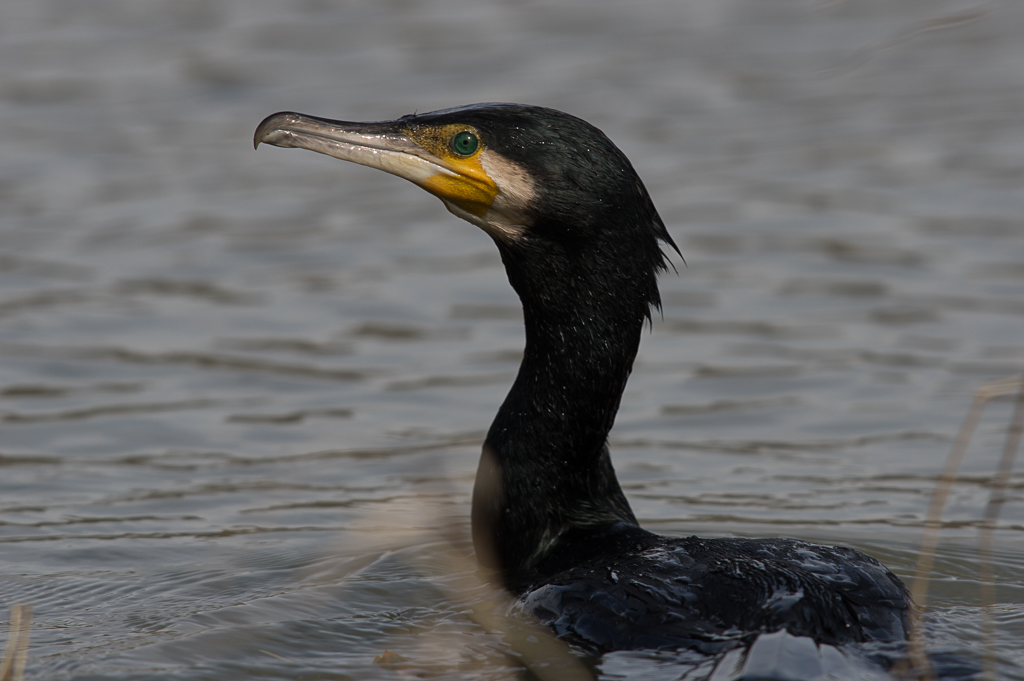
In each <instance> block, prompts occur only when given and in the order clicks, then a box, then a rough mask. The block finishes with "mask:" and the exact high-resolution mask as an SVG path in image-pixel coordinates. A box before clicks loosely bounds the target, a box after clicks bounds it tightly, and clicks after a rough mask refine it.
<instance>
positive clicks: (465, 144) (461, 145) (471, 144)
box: [448, 131, 480, 156]
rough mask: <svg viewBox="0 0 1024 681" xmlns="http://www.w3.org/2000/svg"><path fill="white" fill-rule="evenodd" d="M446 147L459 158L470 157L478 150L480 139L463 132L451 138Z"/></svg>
mask: <svg viewBox="0 0 1024 681" xmlns="http://www.w3.org/2000/svg"><path fill="white" fill-rule="evenodd" d="M448 145H449V146H450V147H451V148H452V151H454V152H455V153H456V154H458V155H459V156H472V155H473V154H475V153H476V150H477V149H479V148H480V139H479V138H478V137H477V136H476V135H474V134H473V133H471V132H468V131H464V132H460V133H459V134H457V135H455V136H454V137H452V140H451V142H449V143H448Z"/></svg>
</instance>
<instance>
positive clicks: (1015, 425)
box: [909, 377, 1024, 681]
mask: <svg viewBox="0 0 1024 681" xmlns="http://www.w3.org/2000/svg"><path fill="white" fill-rule="evenodd" d="M1014 393H1017V395H1018V398H1017V408H1016V409H1015V412H1014V418H1013V420H1012V421H1011V423H1010V428H1009V432H1008V434H1007V444H1006V448H1005V449H1004V452H1003V458H1002V459H1001V461H1000V467H999V473H997V476H996V481H995V482H994V483H993V485H994V488H993V492H992V497H991V498H990V499H989V504H988V507H987V509H986V521H985V524H984V525H983V526H982V535H981V537H979V553H984V550H983V548H982V546H981V544H982V542H983V540H984V541H987V542H988V547H989V548H988V556H989V562H988V566H989V569H990V570H991V527H990V526H989V525H988V523H989V520H988V518H989V514H990V513H992V514H994V515H992V520H991V526H992V527H994V524H995V517H996V515H998V508H999V506H1000V505H1001V504H1002V501H1003V499H1004V494H1003V493H1004V492H1005V488H1006V479H1007V478H1008V476H1009V474H1010V471H1011V470H1012V466H1013V457H1012V456H1011V455H1009V452H1010V451H1013V452H1016V449H1017V446H1018V444H1019V442H1020V434H1021V428H1022V423H1024V378H1018V377H1011V378H1004V379H1000V380H998V381H992V382H990V383H986V384H984V385H982V386H981V387H979V388H978V389H977V390H976V391H975V392H974V400H973V401H972V402H971V407H970V409H969V410H968V412H967V416H966V417H965V418H964V421H963V423H962V424H961V425H960V430H959V432H958V433H957V436H956V440H955V441H954V442H953V449H952V450H951V451H950V453H949V457H948V458H947V459H946V465H945V467H944V468H943V470H942V474H941V475H940V476H939V480H938V483H937V484H936V485H935V492H934V493H933V494H932V501H931V504H930V505H929V507H928V517H927V519H926V520H925V531H924V535H923V536H922V538H921V549H920V551H919V552H918V556H917V567H916V569H915V570H914V581H913V583H912V585H911V588H910V595H911V598H912V599H913V601H914V603H915V604H916V605H917V608H916V609H915V610H914V611H913V612H911V617H910V648H909V656H910V660H909V661H910V665H911V667H912V671H913V673H914V674H915V675H916V676H917V678H919V679H926V680H930V679H934V678H935V674H934V672H933V670H932V668H931V663H930V662H929V661H928V656H927V654H926V653H925V646H924V626H923V623H922V619H923V617H924V612H925V609H926V607H925V606H926V605H927V602H928V580H929V578H930V576H931V571H932V567H933V565H934V564H935V551H936V547H937V545H938V539H939V530H940V529H941V527H942V511H943V509H944V508H945V506H946V501H947V499H948V498H949V492H950V490H951V489H952V487H953V483H954V482H955V481H956V477H957V472H958V471H959V470H960V465H961V464H962V463H963V459H964V454H965V453H966V452H967V445H968V444H969V443H970V441H971V437H972V436H973V435H974V431H975V429H976V428H977V426H978V422H979V421H980V420H981V414H982V412H983V411H984V409H985V406H986V405H987V404H988V403H989V402H990V401H992V400H993V399H995V398H997V397H1003V396H1006V395H1012V394H1014ZM1011 442H1012V443H1013V444H1012V447H1011ZM1004 469H1005V473H1004V472H1003V471H1004ZM997 489H998V490H999V494H998V502H996V503H994V502H995V500H996V498H997V495H996V490H997ZM986 529H987V530H988V531H987V532H986ZM981 562H982V563H984V562H985V560H984V558H982V560H981ZM986 583H988V584H989V585H991V579H986V578H985V576H984V575H983V576H982V588H983V593H982V600H983V612H985V613H986V620H990V619H991V618H990V617H988V616H987V615H988V614H989V613H990V606H989V603H990V602H991V598H989V599H988V600H986V598H985V597H986V596H991V592H988V593H986V592H985V591H984V587H985V585H986ZM994 638H995V636H994V632H990V631H989V630H988V629H987V628H986V629H985V641H986V645H985V648H986V652H985V675H986V676H987V677H988V678H989V679H992V680H993V681H994V680H995V678H996V677H995V670H994V664H995V663H994V659H995V658H994V653H993V652H992V651H991V647H992V645H993V643H992V642H993V640H994ZM990 660H991V662H990ZM990 666H991V667H992V668H991V669H990Z"/></svg>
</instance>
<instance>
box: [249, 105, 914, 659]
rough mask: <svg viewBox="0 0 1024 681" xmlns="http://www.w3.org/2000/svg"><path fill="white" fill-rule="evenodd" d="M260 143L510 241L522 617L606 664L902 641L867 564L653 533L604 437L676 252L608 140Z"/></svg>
mask: <svg viewBox="0 0 1024 681" xmlns="http://www.w3.org/2000/svg"><path fill="white" fill-rule="evenodd" d="M460 134H461V135H463V137H462V138H460V140H459V141H458V144H457V143H456V136H457V135H460ZM466 135H469V136H470V137H466ZM261 141H264V142H268V143H270V144H275V145H277V146H296V147H303V148H308V149H312V150H314V151H318V152H321V153H326V154H329V155H332V156H336V157H338V158H342V159H345V160H350V161H354V162H356V163H361V164H364V165H370V166H373V167H377V168H380V169H382V170H385V171H387V172H391V173H394V174H397V175H400V176H402V177H406V178H407V179H410V180H412V181H413V182H416V183H417V184H419V185H420V186H422V187H424V188H425V189H427V190H428V191H430V192H431V193H434V194H435V195H437V196H439V197H440V198H441V199H442V200H443V201H444V202H445V204H446V205H447V206H448V208H449V210H451V211H452V212H453V213H454V214H456V215H458V216H459V217H462V218H464V219H466V220H469V221H470V222H472V223H474V224H476V225H478V226H480V227H481V228H483V229H484V230H485V231H486V232H488V233H489V234H490V235H491V236H492V237H493V238H494V241H495V243H496V244H497V246H498V250H499V251H500V253H501V258H502V261H503V263H504V265H505V269H506V272H507V274H508V279H509V282H510V283H511V284H512V287H513V288H514V289H515V291H516V292H517V293H518V295H519V297H520V299H521V301H522V305H523V313H524V322H525V326H526V347H525V351H524V357H523V361H522V365H521V367H520V370H519V374H518V376H517V377H516V380H515V383H514V384H513V386H512V388H511V390H510V392H509V394H508V396H507V397H506V398H505V401H504V403H503V404H502V406H501V408H500V410H499V411H498V414H497V416H496V417H495V419H494V422H493V423H492V425H491V427H490V430H489V431H488V433H487V437H486V440H485V442H484V447H483V454H482V456H481V460H480V466H479V468H478V471H477V479H476V485H475V487H474V494H473V509H472V515H473V539H474V545H475V547H476V550H477V556H478V559H479V560H480V562H481V564H483V565H484V566H488V567H491V568H493V569H495V570H496V571H497V574H498V575H500V579H501V581H502V582H503V584H504V585H505V586H506V587H507V588H508V589H509V590H511V591H512V592H513V593H514V594H515V595H516V596H517V597H518V601H517V606H516V607H517V608H518V609H519V610H520V611H522V612H525V613H529V614H530V615H532V616H534V617H536V618H538V619H540V620H541V621H543V622H545V623H547V624H549V625H551V626H552V627H553V628H554V630H555V631H556V632H557V633H558V634H559V635H560V636H563V637H565V638H567V639H569V640H571V641H573V642H575V643H577V644H578V645H580V646H581V647H583V648H584V649H587V650H590V651H593V652H601V651H607V650H616V649H630V648H659V649H660V648H691V649H694V650H699V651H703V652H706V653H709V654H710V653H718V652H721V651H723V650H726V649H729V648H731V647H735V646H738V645H742V644H746V643H749V642H750V641H751V640H752V639H753V638H754V637H755V636H756V635H757V634H759V633H763V632H772V631H778V630H781V629H785V630H787V631H789V632H790V633H791V634H793V635H796V636H809V637H811V638H813V639H814V640H815V641H818V642H821V643H829V644H843V643H849V642H863V641H899V640H902V639H904V638H905V637H906V634H907V628H908V617H909V612H910V607H911V606H910V599H909V596H908V593H907V590H906V588H905V587H904V585H903V584H902V582H900V580H899V579H898V578H896V577H895V576H894V575H893V574H892V573H891V572H889V571H888V570H887V569H885V568H884V567H883V566H882V565H881V564H879V563H878V562H877V561H876V560H874V559H873V558H870V557H869V556H866V555H864V554H862V553H859V552H857V551H853V550H851V549H846V548H835V547H828V546H819V545H814V544H808V543H805V542H801V541H795V540H790V539H700V538H697V537H689V538H680V539H669V538H665V537H661V536H658V535H655V534H652V533H650V532H647V531H645V530H643V529H642V528H640V527H639V525H638V523H637V520H636V518H635V516H634V515H633V512H632V510H631V509H630V506H629V503H628V501H627V500H626V498H625V495H624V494H623V493H622V490H621V488H620V486H619V483H618V481H617V479H616V477H615V472H614V469H613V467H612V464H611V459H610V457H609V453H608V446H607V436H608V432H609V430H610V429H611V427H612V424H613V422H614V420H615V414H616V412H617V410H618V407H619V400H620V398H621V396H622V392H623V389H624V387H625V385H626V380H627V379H628V377H629V374H630V371H631V369H632V366H633V361H634V359H635V357H636V353H637V348H638V346H639V342H640V337H641V333H642V330H643V327H644V325H645V323H647V322H649V321H650V315H651V310H652V308H658V307H659V306H660V298H659V294H658V287H657V281H656V279H657V275H658V273H659V272H660V271H661V270H663V269H664V268H665V267H666V259H665V256H664V254H663V253H662V250H661V247H662V245H667V246H669V247H671V248H673V249H675V244H674V243H673V242H672V239H671V237H670V236H669V234H668V232H667V231H666V229H665V226H664V224H663V223H662V221H661V218H660V217H659V216H658V213H657V210H656V209H655V207H654V204H653V203H652V201H651V198H650V196H649V195H648V193H647V190H646V189H645V188H644V185H643V183H642V182H641V180H640V178H639V177H638V175H637V173H636V172H635V171H634V169H633V167H632V165H631V164H630V162H629V160H628V159H627V158H626V157H625V155H623V153H622V152H621V151H620V150H619V149H618V148H617V147H616V146H615V145H614V144H613V143H612V142H611V141H610V140H609V139H608V138H607V137H606V136H605V135H604V133H602V132H601V131H600V130H598V129H597V128H595V127H594V126H592V125H590V124H589V123H587V122H585V121H583V120H581V119H579V118H576V117H574V116H570V115H568V114H565V113H562V112H559V111H555V110H552V109H546V108H541V107H533V106H524V105H516V104H482V105H473V106H469V107H462V108H458V109H449V110H445V111H439V112H433V113H428V114H420V115H411V116H406V117H403V118H400V119H398V120H395V121H388V122H380V123H349V122H343V121H331V120H328V119H319V118H313V117H308V116H303V115H301V114H293V113H281V114H275V115H274V116H271V117H268V118H267V119H266V120H265V121H264V122H263V123H262V124H261V125H260V127H259V128H258V129H257V131H256V143H257V144H258V143H259V142H261ZM474 144H477V145H478V146H476V147H474ZM464 149H469V150H471V153H463V150H464ZM676 250H678V249H676Z"/></svg>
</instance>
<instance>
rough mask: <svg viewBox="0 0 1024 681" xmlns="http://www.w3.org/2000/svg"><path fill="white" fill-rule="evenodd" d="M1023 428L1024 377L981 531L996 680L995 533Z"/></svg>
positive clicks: (987, 631) (986, 635)
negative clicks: (994, 611) (994, 613)
mask: <svg viewBox="0 0 1024 681" xmlns="http://www.w3.org/2000/svg"><path fill="white" fill-rule="evenodd" d="M1022 431H1024V380H1021V381H1020V386H1019V388H1018V390H1017V401H1016V405H1015V406H1014V410H1013V419H1012V420H1011V421H1010V425H1009V427H1008V428H1007V431H1006V444H1005V446H1004V447H1003V455H1002V456H1001V457H1000V458H999V468H998V469H997V470H996V475H995V477H994V478H993V480H992V493H991V495H990V496H989V499H988V504H987V505H986V506H985V519H984V521H983V522H982V525H981V530H980V531H979V533H978V571H979V573H980V577H981V586H980V591H981V625H982V626H981V634H982V636H981V643H982V651H983V655H982V665H983V669H984V676H985V679H986V680H987V681H996V678H997V674H998V666H999V665H998V658H997V655H996V650H995V639H996V627H995V621H994V616H993V612H992V610H993V606H994V604H995V599H996V593H995V591H996V590H995V557H994V553H995V552H994V548H993V534H994V531H995V527H996V521H997V520H998V519H999V512H1000V510H1001V509H1002V506H1003V504H1004V503H1005V501H1006V487H1007V485H1008V483H1009V479H1010V475H1011V474H1012V473H1013V466H1014V461H1015V460H1016V457H1017V451H1018V450H1019V448H1020V440H1021V433H1022Z"/></svg>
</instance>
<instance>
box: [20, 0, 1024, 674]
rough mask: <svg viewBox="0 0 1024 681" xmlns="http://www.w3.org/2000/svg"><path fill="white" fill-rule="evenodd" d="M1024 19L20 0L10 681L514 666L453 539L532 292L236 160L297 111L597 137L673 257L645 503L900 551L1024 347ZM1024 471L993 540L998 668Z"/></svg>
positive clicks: (977, 489)
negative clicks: (530, 118) (528, 119)
mask: <svg viewBox="0 0 1024 681" xmlns="http://www.w3.org/2000/svg"><path fill="white" fill-rule="evenodd" d="M1022 35H1024V4H1022V3H1019V2H1013V1H1011V0H1006V1H1004V2H978V1H977V0H635V1H633V2H629V3H623V2H612V1H610V0H586V2H584V1H583V0H554V1H548V2H533V1H531V0H504V1H497V0H495V1H485V2H480V1H471V0H426V1H421V2H412V1H410V0H245V1H244V2H243V1H242V0H4V2H3V3H2V4H0V611H2V612H3V613H6V611H7V608H8V607H9V606H10V605H12V604H14V603H16V602H31V603H32V604H33V605H34V607H35V620H34V625H33V631H32V639H31V646H30V649H29V663H28V671H27V674H26V678H31V679H128V678H131V679H149V678H153V679H157V678H159V679H168V678H175V679H219V680H224V679H251V678H264V679H278V678H280V679H368V678H390V677H392V676H395V675H407V676H408V675H412V676H431V675H433V676H442V677H444V678H466V679H481V678H493V679H513V678H518V677H519V676H520V675H521V669H520V668H519V666H517V663H516V662H515V658H514V657H510V656H509V655H508V653H509V648H508V644H507V642H506V641H504V640H503V639H502V637H501V636H499V635H496V634H494V633H490V632H489V631H488V630H487V629H486V628H484V627H482V626H480V625H479V624H476V623H474V621H473V620H472V619H471V618H469V617H468V616H467V615H466V606H465V599H466V596H465V593H464V591H465V589H466V588H467V587H466V586H465V585H467V584H471V583H472V577H473V565H472V562H471V561H463V562H461V563H456V564H454V565H453V564H452V563H451V562H450V561H448V562H446V561H445V560H444V559H443V558H442V557H441V556H443V555H444V554H445V553H446V551H447V550H448V548H449V547H452V546H454V547H455V548H456V549H463V548H465V546H466V542H467V537H468V515H469V494H470V489H471V485H472V480H473V475H474V471H475V467H476V462H477V457H478V454H479V445H480V441H481V440H482V437H483V433H484V431H485V430H486V428H487V426H488V425H489V423H490V419H491V418H492V416H493V414H494V412H495V411H496V409H497V407H498V405H499V404H500V402H501V400H502V399H503V397H504V394H505V391H506V390H507V388H508V386H509V385H510V383H511V381H512V379H513V377H514V376H515V372H516V369H517V366H518V359H519V357H520V352H521V346H522V331H521V328H520V325H521V320H520V312H519V307H518V300H517V299H516V298H515V295H514V293H513V292H512V291H511V289H510V288H509V286H508V283H507V281H506V279H505V274H504V271H503V269H502V267H501V264H500V262H499V260H498V257H497V253H496V250H495V248H494V246H493V244H492V243H491V242H490V240H489V238H488V237H487V236H486V235H485V234H483V233H482V232H480V231H479V230H476V229H475V228H473V227H472V226H470V225H468V224H466V223H463V222H460V221H458V220H457V219H455V218H454V217H452V216H450V215H449V214H448V213H447V212H445V210H444V208H443V206H442V205H441V204H440V202H438V201H437V200H436V199H435V198H433V197H431V196H429V195H427V194H426V193H424V192H422V191H421V190H419V189H417V188H416V187H414V186H412V185H411V184H408V183H406V182H404V181H402V180H399V179H397V178H394V177H390V176H386V175H383V174H381V173H378V172H375V171H371V170H369V169H367V168H361V167H356V166H352V165H349V164H344V163H342V162H340V161H336V160H333V159H329V158H327V157H324V156H319V155H315V154H311V153H300V152H298V151H292V150H281V149H275V148H266V147H261V148H260V150H259V151H258V152H254V151H253V149H252V133H253V130H254V129H255V127H256V125H257V124H258V123H259V122H260V120H261V119H262V118H263V117H264V116H266V115H268V114H270V113H273V112H275V111H279V110H295V111H301V112H303V113H308V114H313V115H319V116H327V117H332V118H343V119H348V120H380V119H391V118H396V117H398V116H400V115H402V114H406V113H410V112H412V111H428V110H431V109H436V108H442V107H449V106H455V105H460V104H467V103H471V102H479V101H518V102H525V103H532V104H541V105H545V106H549V107H554V108H558V109H563V110H565V111H568V112H570V113H573V114H576V115H578V116H580V117H582V118H585V119H587V120H589V121H591V122H592V123H594V124H595V125H597V126H598V127H600V128H601V129H603V130H604V131H605V132H606V133H608V135H609V136H610V137H611V138H612V139H613V140H615V141H616V142H617V144H619V146H620V147H621V148H622V149H623V150H624V151H625V152H626V154H627V155H628V156H629V157H630V158H631V160H632V162H633V164H634V166H635V167H636V168H637V170H638V171H639V173H640V175H641V176H642V177H643V179H644V181H645V182H646V184H647V187H648V189H649V190H650V193H651V194H652V196H653V198H654V201H655V204H656V205H657V206H658V207H659V209H660V211H661V215H662V217H663V218H664V220H665V222H666V224H667V225H668V228H669V230H670V232H671V233H672V235H673V237H674V238H675V240H676V241H677V243H678V244H679V245H680V247H681V248H682V251H683V253H684V255H685V257H686V264H685V265H684V264H683V263H682V262H681V261H680V260H679V259H678V258H675V264H676V266H677V268H678V273H676V272H669V273H667V274H666V275H664V276H663V277H662V292H663V298H664V303H665V305H664V308H665V309H664V315H663V316H660V317H659V316H655V319H654V323H653V326H652V329H651V331H650V332H649V333H645V337H644V340H643V343H642V346H641V352H640V357H639V359H638V362H637V365H636V368H635V371H634V374H633V378H632V380H631V383H630V385H629V388H628V389H627V392H626V395H625V397H624V399H623V404H622V410H621V412H620V414H619V418H618V421H617V425H616V428H615V430H614V431H613V432H612V447H613V455H614V460H615V464H616V468H617V471H618V472H619V475H620V478H621V480H622V482H623V485H624V487H625V488H626V492H627V494H628V495H629V497H630V499H631V502H632V503H633V506H634V510H635V511H636V512H637V515H638V516H639V517H640V518H641V520H642V522H643V524H644V525H645V526H646V527H648V528H650V529H653V530H655V531H658V532H662V533H666V534H677V535H686V534H693V533H701V534H707V535H720V536H721V535H738V536H775V535H784V536H789V537H797V538H801V539H807V540H813V541H826V542H831V543H841V544H846V545H849V546H853V547H855V548H858V549H861V550H864V551H867V552H869V553H871V554H872V555H875V556H876V557H878V558H879V559H880V560H882V561H883V562H885V563H886V564H887V565H889V566H890V567H891V568H892V569H893V570H894V571H896V572H897V573H898V574H900V575H901V576H903V577H905V578H907V577H909V576H910V575H912V573H913V569H914V564H915V561H916V557H917V546H918V542H919V540H920V537H921V532H922V527H923V521H924V517H925V514H926V512H927V506H928V502H929V498H930V493H931V490H932V489H933V487H934V485H935V481H936V479H937V476H938V473H939V472H940V470H941V468H942V465H943V463H944V461H945V458H946V456H947V454H948V452H949V450H950V447H951V444H952V439H953V437H954V436H955V434H956V431H957V428H958V426H959V424H960V422H961V421H962V419H963V418H964V416H965V414H966V411H967V407H968V405H969V404H970V400H971V398H972V395H973V391H974V390H975V389H976V388H977V387H978V386H980V385H982V384H983V383H985V382H986V381H990V380H993V379H998V378H1003V377H1005V376H1009V375H1014V374H1019V373H1020V372H1021V370H1022V367H1024V325H1022V323H1024V191H1022V183H1024V113H1022V112H1024V40H1021V36H1022ZM1011 409H1012V405H1011V403H1010V402H1009V401H997V402H996V403H995V404H993V405H992V406H991V407H989V409H988V411H987V412H986V414H985V417H984V419H983V421H982V424H981V426H980V429H979V431H978V433H977V434H976V435H975V438H974V442H973V443H972V445H971V449H970V451H969V453H968V459H967V461H966V463H965V465H964V467H963V470H962V473H961V475H960V478H959V479H958V481H957V483H956V485H955V486H954V488H953V495H952V498H951V503H950V507H949V508H948V509H947V512H946V515H945V518H946V523H947V528H946V530H945V531H944V533H943V535H942V542H941V544H940V546H939V552H938V556H937V560H936V567H935V572H934V574H933V576H932V584H931V594H932V597H931V598H932V599H931V601H930V606H931V608H932V610H931V611H930V614H929V616H928V626H929V637H930V641H931V643H930V646H931V648H932V650H934V651H958V650H961V651H962V650H970V649H972V647H975V646H976V642H977V639H978V636H979V632H980V628H979V623H978V622H979V620H978V616H979V611H980V600H979V596H978V577H977V574H978V567H977V557H976V549H975V541H976V534H977V526H978V523H979V518H980V517H981V515H982V513H983V510H984V505H985V502H986V500H987V498H988V494H989V490H990V487H991V484H992V480H993V477H992V476H993V471H994V468H995V462H996V460H997V458H998V456H999V452H1000V448H1001V447H1002V442H1003V438H1004V436H1005V430H1006V426H1007V423H1008V421H1009V419H1010V413H1011ZM1022 488H1024V474H1022V473H1015V474H1014V475H1013V477H1012V478H1011V480H1010V492H1011V498H1010V503H1009V504H1007V505H1006V506H1005V507H1004V508H1003V512H1002V516H1001V518H1000V520H999V524H998V530H997V532H996V535H995V545H996V571H997V579H996V581H997V585H996V603H997V604H996V607H995V618H996V624H997V634H996V640H995V644H996V647H997V649H998V652H999V655H1000V657H1001V660H1002V665H1003V666H1002V673H1003V675H1004V677H1005V678H1016V679H1020V678H1024V652H1022V651H1021V649H1020V646H1019V641H1020V640H1021V639H1022V637H1024V605H1022V603H1024V577H1022V575H1024V505H1022V504H1021V501H1022V499H1021V495H1020V490H1021V489H1022ZM474 593H475V592H474ZM5 616H6V615H5V614H0V617H5ZM385 649H388V650H392V651H396V652H398V653H400V654H401V655H402V656H403V657H404V658H405V662H404V663H403V666H401V667H400V668H399V669H397V670H396V669H393V668H392V669H387V670H385V669H382V668H381V667H380V666H379V665H378V664H375V663H374V658H375V656H377V655H379V654H380V653H382V652H383V651H384V650H385ZM663 663H664V659H663V658H655V657H652V658H650V659H646V658H644V657H643V656H638V655H633V656H623V655H622V654H613V655H610V656H607V657H606V658H605V659H604V660H602V661H598V662H597V663H596V669H597V671H598V672H599V673H600V674H602V675H603V677H604V678H633V677H635V676H636V675H637V674H640V673H641V672H643V673H646V674H647V676H645V677H644V678H651V679H655V678H672V679H675V678H681V675H683V673H684V672H683V671H680V670H681V669H682V667H680V666H678V665H668V666H666V665H665V664H663ZM645 665H646V666H645ZM644 670H646V671H644ZM706 671H707V670H705V672H704V674H705V675H706ZM687 678H689V677H687ZM700 678H703V676H700Z"/></svg>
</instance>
